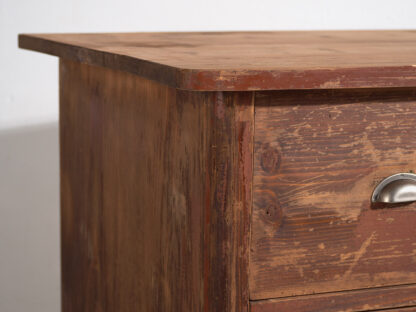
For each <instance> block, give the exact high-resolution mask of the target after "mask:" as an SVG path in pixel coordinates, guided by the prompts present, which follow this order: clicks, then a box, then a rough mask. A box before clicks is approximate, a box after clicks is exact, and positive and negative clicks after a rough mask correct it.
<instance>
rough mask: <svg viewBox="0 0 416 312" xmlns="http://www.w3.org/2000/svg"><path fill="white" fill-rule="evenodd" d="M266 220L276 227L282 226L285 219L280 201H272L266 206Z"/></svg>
mask: <svg viewBox="0 0 416 312" xmlns="http://www.w3.org/2000/svg"><path fill="white" fill-rule="evenodd" d="M263 217H264V221H265V222H267V223H269V224H271V225H273V227H274V228H278V227H280V225H281V224H282V221H283V210H282V208H281V207H280V205H279V204H278V203H270V204H269V205H267V206H266V207H265V208H264V216H263Z"/></svg>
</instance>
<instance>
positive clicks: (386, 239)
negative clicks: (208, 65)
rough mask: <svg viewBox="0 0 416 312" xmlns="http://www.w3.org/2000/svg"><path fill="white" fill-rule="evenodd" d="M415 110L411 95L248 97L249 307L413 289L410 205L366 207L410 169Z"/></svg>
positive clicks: (414, 231) (415, 150)
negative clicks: (251, 108) (390, 179)
mask: <svg viewBox="0 0 416 312" xmlns="http://www.w3.org/2000/svg"><path fill="white" fill-rule="evenodd" d="M306 104H307V105H306ZM415 107H416V90H414V89H400V90H399V89H398V90H374V89H372V90H348V91H342V90H339V91H338V90H326V91H304V92H300V91H298V92H295V91H281V92H277V91H276V92H258V93H257V94H256V115H255V116H256V120H255V126H256V129H255V155H254V179H253V183H254V186H253V190H254V206H253V226H252V231H253V239H252V245H251V249H252V252H251V256H250V259H251V260H250V291H251V299H256V300H259V299H266V298H278V297H285V296H293V295H306V294H312V293H319V292H331V291H343V290H351V289H359V288H367V287H376V286H385V285H394V284H401V283H413V282H416V269H415V266H414V263H415V255H414V253H413V249H415V248H414V245H412V244H413V243H414V241H415V240H416V227H415V226H414V224H416V204H414V203H413V204H407V205H404V206H401V207H395V208H390V209H372V207H371V202H370V197H371V194H372V191H373V189H374V187H375V186H376V185H377V183H378V181H380V180H381V179H383V178H384V177H386V176H389V175H391V174H393V173H396V172H406V171H409V170H415V168H416V141H415V140H414V138H415V137H416V127H414V125H415V124H416V109H415ZM398 137H400V138H401V140H398V139H397V138H398ZM276 154H278V155H279V158H277V157H275V155H276ZM277 159H278V160H277ZM276 164H278V165H276ZM273 205H278V207H279V209H280V211H281V214H266V213H265V211H268V207H272V206H273Z"/></svg>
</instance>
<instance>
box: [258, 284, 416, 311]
mask: <svg viewBox="0 0 416 312" xmlns="http://www.w3.org/2000/svg"><path fill="white" fill-rule="evenodd" d="M412 305H416V285H404V286H394V287H382V288H373V289H362V290H357V291H347V292H335V293H326V294H317V295H310V296H300V297H291V298H284V299H268V300H259V301H253V302H251V310H250V311H251V312H276V311H296V312H317V311H319V312H345V311H370V310H379V309H390V308H394V307H408V306H412Z"/></svg>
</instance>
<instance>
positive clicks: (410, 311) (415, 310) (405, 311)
mask: <svg viewBox="0 0 416 312" xmlns="http://www.w3.org/2000/svg"><path fill="white" fill-rule="evenodd" d="M374 311H387V312H416V307H407V308H398V309H388V310H374Z"/></svg>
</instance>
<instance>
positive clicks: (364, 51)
mask: <svg viewBox="0 0 416 312" xmlns="http://www.w3.org/2000/svg"><path fill="white" fill-rule="evenodd" d="M19 46H20V47H21V48H25V49H31V50H35V51H40V52H44V53H49V54H52V55H57V56H60V57H63V58H69V59H73V60H77V61H80V62H84V63H88V64H95V65H101V66H105V67H110V68H113V69H121V70H123V71H128V72H131V73H134V74H137V75H139V76H142V77H145V78H148V79H152V80H156V81H159V82H162V83H164V84H168V85H170V86H172V87H175V88H180V89H189V90H234V91H245V90H274V89H276V90H277V89H330V88H369V87H392V86H395V87H406V86H407V87H410V86H416V68H415V58H414V55H415V53H416V31H409V30H407V31H313V32H310V31H309V32H305V31H303V32H302V31H289V32H192V33H124V34H123V33H107V34H43V35H40V34H37V35H35V34H32V35H20V36H19Z"/></svg>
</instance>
